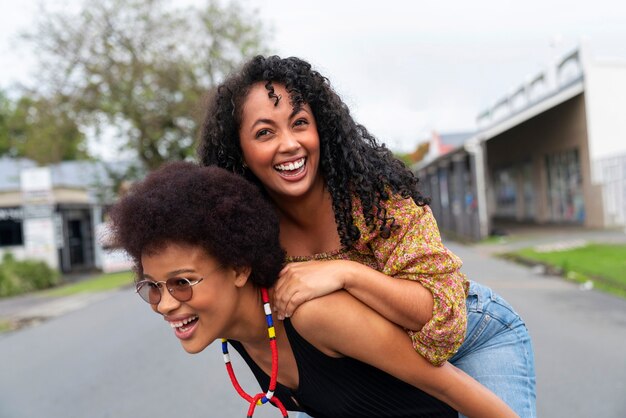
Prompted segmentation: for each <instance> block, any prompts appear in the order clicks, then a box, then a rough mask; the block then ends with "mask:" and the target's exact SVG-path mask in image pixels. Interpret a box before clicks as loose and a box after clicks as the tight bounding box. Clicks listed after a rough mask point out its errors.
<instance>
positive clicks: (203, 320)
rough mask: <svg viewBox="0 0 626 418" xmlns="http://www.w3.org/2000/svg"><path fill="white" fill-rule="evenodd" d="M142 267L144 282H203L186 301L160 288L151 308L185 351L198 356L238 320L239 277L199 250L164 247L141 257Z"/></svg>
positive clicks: (233, 271)
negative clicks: (165, 323)
mask: <svg viewBox="0 0 626 418" xmlns="http://www.w3.org/2000/svg"><path fill="white" fill-rule="evenodd" d="M141 265H142V269H143V278H142V279H144V280H154V281H166V280H167V279H170V278H180V277H184V278H187V279H189V280H192V281H195V280H199V279H202V281H200V282H199V283H198V284H196V285H195V286H193V295H192V297H191V299H189V300H188V301H186V302H180V301H178V300H177V299H175V298H174V297H173V296H172V295H171V294H170V292H169V291H168V290H167V289H165V286H163V287H162V289H161V300H160V301H159V303H158V304H154V305H151V306H152V309H153V310H154V311H155V312H157V313H160V314H161V315H163V318H164V319H165V320H166V321H167V322H169V323H170V326H171V327H172V328H173V330H174V334H175V335H176V337H178V338H179V339H180V341H181V344H182V346H183V348H184V349H185V351H187V352H188V353H198V352H200V351H202V350H204V349H205V348H206V347H207V346H208V345H209V344H211V343H212V342H213V341H214V340H215V339H216V338H221V337H226V336H227V332H228V330H229V329H231V328H232V326H233V323H235V321H236V317H237V316H236V311H237V309H236V308H237V297H238V292H237V288H238V287H239V286H238V283H241V277H240V274H239V273H237V272H236V271H235V270H234V269H232V268H228V267H222V266H220V264H219V262H218V261H217V260H216V259H215V258H213V257H211V256H209V255H208V254H207V253H206V251H204V250H203V249H202V248H201V247H198V246H193V245H182V244H167V245H166V246H165V247H163V248H162V249H159V250H158V251H157V252H154V253H152V252H150V253H144V254H143V255H142V257H141ZM246 278H247V276H246ZM243 283H245V280H244V281H243Z"/></svg>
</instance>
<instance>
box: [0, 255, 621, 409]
mask: <svg viewBox="0 0 626 418" xmlns="http://www.w3.org/2000/svg"><path fill="white" fill-rule="evenodd" d="M450 248H451V249H452V250H453V251H454V252H456V253H457V254H458V255H459V256H461V258H463V259H464V262H465V265H464V268H463V270H464V272H465V273H467V274H468V276H469V277H470V278H471V279H475V280H477V281H480V282H483V283H485V284H487V285H490V286H491V287H493V288H494V289H496V290H497V291H498V292H499V293H500V294H501V295H503V296H504V297H505V298H506V299H508V300H509V301H510V302H511V303H512V304H513V305H514V306H515V308H516V309H517V310H518V312H519V313H520V314H521V315H522V316H523V317H524V318H525V320H526V322H527V325H528V327H529V330H530V333H531V335H532V337H533V340H534V344H535V356H536V366H537V378H538V400H537V405H538V411H539V416H540V417H544V418H560V417H568V418H591V417H594V418H595V417H598V418H623V417H626V355H625V353H626V300H623V299H619V298H616V297H612V296H609V295H605V294H602V293H598V292H595V291H583V290H580V289H579V287H578V286H577V285H574V284H571V283H568V282H565V281H564V280H562V279H560V278H554V277H545V276H539V275H535V274H534V273H533V272H532V271H531V270H530V269H528V268H525V267H521V266H517V265H514V264H511V263H508V262H504V261H500V260H497V259H493V258H491V257H489V256H488V254H486V253H482V252H481V251H480V249H476V248H470V247H464V246H460V245H456V244H450ZM234 362H235V368H236V371H237V375H238V377H239V378H240V381H241V383H242V386H243V387H244V388H247V389H248V390H249V391H252V390H254V389H256V387H257V386H256V383H255V382H254V381H253V379H252V377H251V375H250V373H249V372H248V371H247V370H246V367H245V366H244V365H243V362H242V361H241V360H239V359H235V360H234ZM245 413H246V405H245V403H244V402H243V400H241V399H239V398H238V397H237V395H236V394H235V392H234V389H233V388H232V387H231V384H230V381H229V379H228V377H227V374H226V371H225V370H224V365H223V363H222V356H221V353H220V348H219V345H218V344H216V343H214V344H213V345H212V346H210V347H209V348H208V349H207V350H205V351H204V352H203V353H200V354H198V355H195V356H190V355H188V354H186V353H185V352H184V351H183V350H182V348H181V347H180V345H179V343H178V341H177V340H176V338H174V336H173V335H172V332H171V330H170V329H169V327H168V326H167V324H165V322H164V321H162V320H161V319H160V318H159V317H158V316H156V315H155V314H153V313H152V312H151V311H150V309H149V308H148V306H147V305H146V304H144V303H142V302H141V301H140V300H138V299H137V296H136V295H134V294H133V292H132V291H130V290H124V291H119V292H114V293H111V294H108V295H105V296H104V297H100V298H96V299H93V300H91V301H90V302H89V303H88V304H87V305H86V306H84V307H82V308H80V309H77V310H74V311H72V312H70V313H64V314H62V315H60V316H59V317H57V318H54V319H51V320H48V321H46V322H44V323H42V324H39V325H37V326H34V327H30V328H25V329H22V330H20V331H17V332H13V333H9V334H4V335H0V418H31V417H32V418H47V417H49V418H73V417H76V418H100V417H115V418H126V417H128V418H131V417H132V418H142V417H150V418H161V417H163V418H165V417H177V418H186V417H229V418H230V417H244V416H245ZM277 416H279V415H278V413H277V411H276V410H275V409H273V408H272V407H267V406H266V407H262V408H261V409H259V410H258V411H257V412H256V413H255V417H259V418H267V417H277Z"/></svg>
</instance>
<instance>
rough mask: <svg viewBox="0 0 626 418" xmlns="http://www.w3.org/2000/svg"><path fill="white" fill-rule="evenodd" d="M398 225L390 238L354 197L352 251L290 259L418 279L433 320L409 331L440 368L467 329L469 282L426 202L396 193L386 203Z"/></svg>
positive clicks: (420, 349) (416, 345) (419, 349)
mask: <svg viewBox="0 0 626 418" xmlns="http://www.w3.org/2000/svg"><path fill="white" fill-rule="evenodd" d="M384 207H385V209H386V210H387V216H388V217H393V218H394V220H395V225H397V226H396V227H395V229H393V230H392V232H391V236H390V237H389V238H387V239H385V238H383V237H381V236H379V231H378V229H376V230H374V231H372V230H371V228H370V227H368V226H367V225H366V224H365V217H364V216H363V210H362V207H361V204H360V201H359V200H358V199H356V198H355V199H353V217H354V224H355V226H356V227H357V228H359V231H360V232H361V238H360V239H359V241H358V242H357V243H355V244H354V245H353V246H352V247H351V248H349V249H343V248H342V249H338V250H336V251H333V252H330V253H322V254H316V255H313V256H297V257H294V256H291V257H287V262H298V261H310V260H352V261H357V262H359V263H361V264H364V265H367V266H369V267H371V268H373V269H376V270H378V271H380V272H382V273H384V274H386V275H388V276H391V277H395V278H400V279H407V280H416V281H418V282H420V283H421V284H422V285H423V286H424V287H425V288H427V289H428V290H430V291H431V293H432V294H433V299H434V305H433V316H432V319H431V320H430V321H429V322H428V323H426V324H425V325H424V327H422V329H421V330H419V331H411V330H407V332H408V333H409V335H410V336H411V340H412V341H413V347H414V348H415V350H416V351H417V352H418V353H419V354H421V355H422V356H423V357H424V358H426V359H427V360H428V361H429V362H430V363H432V364H434V365H436V366H438V365H441V364H443V363H444V362H445V361H446V360H448V359H449V358H450V357H452V356H453V355H454V353H456V351H457V350H458V349H459V347H460V346H461V344H462V343H463V339H464V338H465V330H466V327H467V314H466V308H465V298H466V296H467V292H468V289H469V282H468V280H467V278H466V277H465V275H464V274H463V273H461V272H460V271H459V269H460V268H461V264H462V263H461V260H460V259H459V258H458V257H457V256H456V255H454V254H453V253H452V252H450V251H449V250H448V249H447V248H446V247H444V246H443V244H442V243H441V237H440V235H439V229H438V228H437V223H436V221H435V218H434V217H433V214H432V211H431V210H430V208H429V207H428V206H417V205H416V204H415V203H414V202H413V200H412V199H411V198H408V199H404V198H402V197H400V196H392V197H391V199H390V200H388V201H387V202H384Z"/></svg>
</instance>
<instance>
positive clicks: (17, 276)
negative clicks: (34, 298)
mask: <svg viewBox="0 0 626 418" xmlns="http://www.w3.org/2000/svg"><path fill="white" fill-rule="evenodd" d="M58 282H59V273H58V272H57V271H56V270H53V269H51V268H50V267H49V266H48V265H47V264H46V263H44V262H43V261H35V260H22V261H17V260H15V257H13V255H12V254H11V253H6V254H4V257H3V258H2V264H0V297H2V296H12V295H17V294H20V293H26V292H32V291H33V290H40V289H47V288H49V287H52V286H54V285H56V284H57V283H58Z"/></svg>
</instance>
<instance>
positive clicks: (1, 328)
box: [0, 320, 12, 333]
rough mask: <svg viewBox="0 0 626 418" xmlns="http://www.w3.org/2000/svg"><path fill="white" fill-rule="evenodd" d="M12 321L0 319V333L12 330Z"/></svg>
mask: <svg viewBox="0 0 626 418" xmlns="http://www.w3.org/2000/svg"><path fill="white" fill-rule="evenodd" d="M11 329H12V327H11V323H10V322H8V321H3V320H0V333H3V332H6V331H9V330H11Z"/></svg>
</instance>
